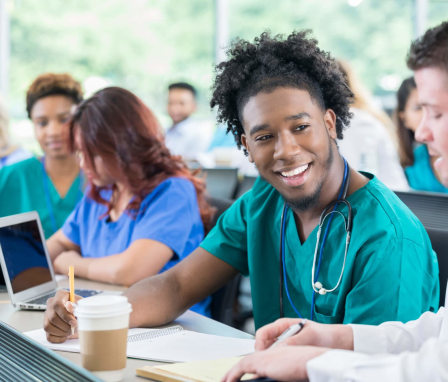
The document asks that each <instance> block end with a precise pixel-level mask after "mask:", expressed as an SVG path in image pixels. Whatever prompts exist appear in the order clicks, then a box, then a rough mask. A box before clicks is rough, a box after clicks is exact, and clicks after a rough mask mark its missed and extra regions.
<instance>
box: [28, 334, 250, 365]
mask: <svg viewBox="0 0 448 382" xmlns="http://www.w3.org/2000/svg"><path fill="white" fill-rule="evenodd" d="M24 334H25V335H27V336H28V337H30V338H31V339H33V340H35V341H37V342H39V343H41V344H43V345H45V346H47V347H48V348H50V349H53V350H60V351H68V352H74V353H79V340H77V339H72V340H67V341H65V342H64V343H62V344H54V343H51V342H48V341H47V339H46V336H45V331H44V330H43V329H37V330H32V331H29V332H25V333H24ZM254 345H255V340H254V339H242V338H231V337H222V336H215V335H212V334H204V333H198V332H193V331H190V330H184V328H182V326H180V325H175V326H169V327H166V328H162V329H143V328H135V329H129V332H128V348H127V355H128V357H130V358H139V359H147V360H153V361H161V362H188V361H196V360H210V359H217V358H225V357H234V356H239V355H244V354H249V353H252V352H253V351H254Z"/></svg>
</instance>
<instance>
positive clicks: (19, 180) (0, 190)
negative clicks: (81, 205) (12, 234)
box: [0, 158, 83, 238]
mask: <svg viewBox="0 0 448 382" xmlns="http://www.w3.org/2000/svg"><path fill="white" fill-rule="evenodd" d="M82 187H83V181H82V179H81V177H80V176H78V177H77V178H76V179H75V181H74V182H73V184H72V185H71V187H70V189H69V191H68V192H67V195H66V196H65V197H64V198H61V197H60V196H59V194H58V192H57V190H56V188H55V187H54V185H53V182H52V181H51V179H50V178H49V176H48V175H47V173H46V172H45V171H43V164H42V162H41V161H40V160H39V159H37V158H30V159H27V160H24V161H22V162H18V163H15V164H12V165H10V166H6V167H4V168H2V169H1V170H0V216H2V217H3V216H8V215H13V214H18V213H22V212H28V211H34V210H35V211H37V212H38V214H39V217H40V220H41V222H42V228H43V230H44V233H45V238H49V237H50V236H51V235H52V234H53V233H54V232H56V231H57V230H58V229H59V228H60V227H61V226H62V224H63V223H64V221H65V219H66V218H67V217H68V215H69V214H70V212H72V210H73V209H74V208H75V206H76V204H77V203H78V201H79V200H81V197H82ZM46 190H48V192H46ZM53 218H54V219H53Z"/></svg>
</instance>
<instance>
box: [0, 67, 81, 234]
mask: <svg viewBox="0 0 448 382" xmlns="http://www.w3.org/2000/svg"><path fill="white" fill-rule="evenodd" d="M81 100H82V90H81V85H80V83H79V82H77V81H76V80H74V79H73V78H72V77H71V76H70V75H69V74H55V73H46V74H42V75H40V76H38V77H37V78H36V79H35V80H34V81H33V83H32V84H31V85H30V87H29V88H28V91H27V94H26V110H27V113H28V117H29V118H30V119H31V122H32V123H33V125H34V131H35V134H36V138H37V141H38V142H39V145H40V147H41V149H42V151H43V156H42V157H40V158H36V157H33V158H29V159H27V160H24V161H21V162H19V163H15V164H13V165H10V166H7V167H5V168H3V169H2V171H0V200H1V201H2V202H1V203H0V216H7V215H13V214H17V213H21V212H28V211H33V210H36V211H37V212H38V213H39V217H40V219H41V222H42V227H43V229H44V233H45V237H46V238H48V237H50V236H51V235H52V234H53V233H54V232H56V231H57V230H58V229H59V228H60V227H61V226H62V224H63V223H64V221H65V219H66V218H67V216H68V215H69V214H70V212H72V210H73V208H75V206H76V204H77V203H78V201H79V200H80V199H81V197H82V194H83V179H82V176H81V173H80V169H79V165H78V161H77V159H76V157H75V155H74V154H73V153H72V152H71V150H70V139H69V138H70V137H69V124H70V120H71V116H72V112H73V109H74V107H75V106H76V105H77V104H78V103H79V102H81Z"/></svg>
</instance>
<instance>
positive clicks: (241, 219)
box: [45, 31, 439, 342]
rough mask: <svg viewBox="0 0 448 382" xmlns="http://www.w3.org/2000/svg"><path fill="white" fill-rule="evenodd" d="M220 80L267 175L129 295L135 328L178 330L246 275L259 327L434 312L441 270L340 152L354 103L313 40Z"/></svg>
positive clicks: (427, 246) (60, 334)
mask: <svg viewBox="0 0 448 382" xmlns="http://www.w3.org/2000/svg"><path fill="white" fill-rule="evenodd" d="M217 73H218V74H217V76H216V80H215V84H214V92H213V98H212V100H211V105H212V107H214V106H217V107H218V120H219V122H221V123H225V124H226V125H227V130H228V131H229V133H232V134H233V135H234V137H235V140H236V142H237V143H238V145H239V146H240V147H241V146H242V147H244V150H246V152H247V154H248V159H249V160H250V161H252V162H254V163H255V165H256V166H257V168H258V170H259V172H260V175H261V176H260V177H259V178H258V179H257V181H256V182H255V184H254V186H253V187H252V189H251V190H249V191H248V192H246V193H245V194H244V195H243V196H241V197H240V198H239V199H237V200H236V201H235V202H234V203H233V204H232V206H230V207H229V208H228V209H227V210H226V211H225V212H224V213H223V214H222V215H221V216H220V218H219V220H218V222H217V223H216V225H215V226H214V227H213V229H212V230H211V231H210V232H209V234H208V235H207V236H206V238H205V239H204V240H203V241H202V243H201V245H200V247H199V248H197V249H196V250H195V251H194V252H193V253H192V254H190V255H189V256H188V257H187V258H186V259H185V260H183V261H181V262H179V263H178V264H176V265H175V266H174V267H172V268H171V269H169V270H167V271H166V272H164V273H163V274H161V275H157V276H153V277H148V278H146V279H143V280H141V281H139V282H137V283H135V284H133V285H132V286H131V287H130V288H128V289H127V290H126V292H125V295H126V296H127V298H128V299H129V302H130V303H131V304H132V309H133V311H132V313H131V317H130V325H131V327H138V326H142V327H148V326H149V327H151V326H157V325H162V324H166V323H168V322H170V321H172V320H174V319H175V318H176V317H177V316H178V315H180V314H181V313H183V312H184V311H185V310H186V309H188V307H189V306H191V305H192V304H194V303H196V302H197V301H200V300H201V299H203V298H204V297H205V296H208V295H210V294H211V293H213V292H214V291H216V290H218V289H219V288H220V287H222V286H223V285H225V284H226V283H227V282H228V281H229V280H231V279H232V278H233V277H234V276H235V275H236V274H237V273H238V272H240V273H242V274H244V275H247V276H249V277H250V282H251V286H252V301H253V312H254V320H255V325H256V327H261V326H263V325H265V324H267V323H270V322H273V321H274V320H276V319H277V318H279V317H305V318H313V319H316V320H317V321H319V322H326V323H330V322H332V323H341V322H345V323H352V322H356V323H370V324H373V323H381V322H384V321H386V320H388V319H391V318H392V317H393V318H394V319H398V320H402V321H407V320H410V319H414V318H417V317H418V316H419V315H420V314H421V313H422V312H424V311H426V310H428V309H432V310H434V309H436V308H437V306H438V302H439V279H438V267H437V258H436V255H435V253H434V251H433V250H432V248H431V243H430V241H429V237H428V235H427V233H426V231H425V229H424V227H423V225H422V224H421V223H420V222H419V221H418V219H417V218H416V217H415V216H414V215H413V214H412V212H411V211H410V210H409V209H408V208H407V207H406V206H405V205H404V204H403V203H402V202H401V201H400V200H399V198H398V197H397V196H396V195H395V194H394V193H393V192H392V191H391V190H389V189H388V188H387V187H386V186H385V185H384V184H382V183H381V182H380V181H379V180H378V179H376V177H375V176H373V175H371V174H368V173H359V172H357V171H356V170H354V169H352V168H350V167H349V165H348V163H347V162H346V161H345V160H344V158H343V157H342V156H341V155H340V153H339V152H338V148H337V144H336V137H339V138H341V137H342V133H343V127H344V125H345V126H346V125H348V122H349V120H350V112H349V104H350V101H351V99H352V93H351V91H350V89H348V87H347V86H346V83H345V80H344V77H343V75H342V73H341V72H340V71H339V69H338V66H337V65H336V63H335V62H334V60H333V59H332V58H331V56H330V55H329V54H328V53H327V52H325V51H322V50H321V49H320V48H319V47H318V45H317V41H316V40H315V39H313V38H310V37H309V35H308V32H307V31H301V32H294V33H292V34H291V35H289V36H288V37H286V38H284V37H282V36H274V37H272V36H271V35H270V34H269V33H263V34H262V35H260V36H258V37H257V38H255V40H254V42H249V41H245V40H240V41H237V42H236V43H235V45H234V46H233V47H232V49H230V51H229V58H228V59H227V61H224V62H222V63H220V64H219V65H218V68H217ZM344 195H345V196H344ZM342 197H344V198H346V201H345V202H340V203H336V204H337V207H335V201H336V200H340V199H341V198H342ZM349 202H350V203H351V207H349V205H348V203H349ZM346 203H347V204H346ZM333 207H335V208H336V210H335V211H337V212H336V213H335V214H330V215H328V214H326V213H325V210H327V211H326V212H329V211H330V210H333ZM350 208H351V211H352V214H350V213H349V209H350ZM325 214H326V215H327V218H326V219H325V220H324V221H321V216H322V215H325ZM330 216H333V218H331V217H330ZM350 216H351V217H352V218H353V219H352V220H350ZM349 221H351V222H352V223H353V225H352V229H350V226H351V224H350V223H349ZM330 224H331V226H330ZM347 231H349V232H347ZM350 231H351V236H350V237H351V240H349V239H348V238H349V234H350ZM321 235H322V236H321ZM280 251H281V255H280V253H279V252H280ZM423 270H424V271H423ZM338 280H339V281H338ZM327 288H328V289H327ZM67 296H68V293H67V292H66V291H60V292H59V293H58V294H57V295H56V296H55V297H54V298H53V299H50V300H49V301H48V303H47V312H46V316H45V329H46V331H47V338H48V339H49V340H50V341H52V342H62V341H64V340H65V339H66V338H67V336H68V335H70V333H71V324H73V325H75V323H76V319H75V317H74V316H73V315H72V314H71V313H70V312H69V311H67V305H66V302H67V298H68V297H67ZM154 307H157V308H156V309H155V308H154Z"/></svg>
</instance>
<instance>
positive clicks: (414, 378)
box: [307, 338, 448, 382]
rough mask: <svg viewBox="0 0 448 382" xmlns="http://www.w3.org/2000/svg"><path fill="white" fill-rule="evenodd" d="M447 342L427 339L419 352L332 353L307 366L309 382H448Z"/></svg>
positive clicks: (340, 351)
mask: <svg viewBox="0 0 448 382" xmlns="http://www.w3.org/2000/svg"><path fill="white" fill-rule="evenodd" d="M447 359H448V342H447V341H443V340H440V339H438V338H430V339H429V340H427V341H426V342H425V343H424V344H423V346H421V347H420V349H419V351H418V352H403V353H401V354H377V355H369V354H363V353H355V352H350V351H346V350H331V351H329V352H327V353H324V354H323V355H321V356H319V357H316V358H314V359H312V360H311V361H309V362H308V363H307V372H308V377H309V380H310V382H324V381H325V382H361V381H362V382H377V381H381V382H389V381H390V382H420V381H431V382H438V381H448V362H447V361H446V360H447Z"/></svg>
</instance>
